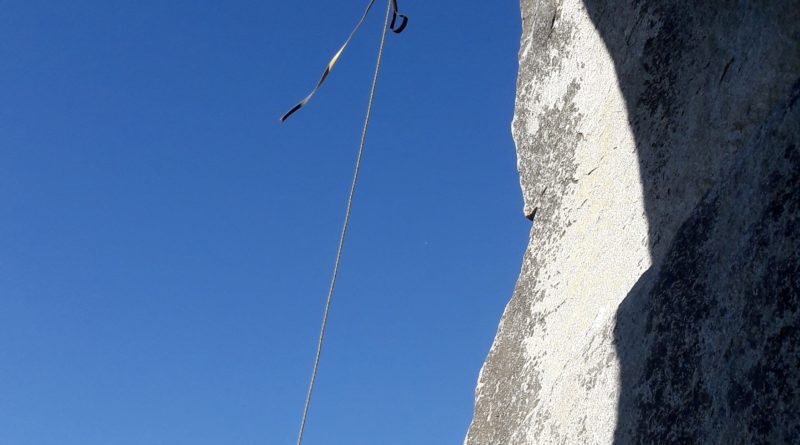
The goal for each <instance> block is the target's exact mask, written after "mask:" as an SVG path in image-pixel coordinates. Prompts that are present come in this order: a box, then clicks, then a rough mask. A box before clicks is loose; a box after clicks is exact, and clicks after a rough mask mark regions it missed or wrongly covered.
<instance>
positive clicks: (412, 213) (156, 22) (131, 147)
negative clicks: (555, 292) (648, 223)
mask: <svg viewBox="0 0 800 445" xmlns="http://www.w3.org/2000/svg"><path fill="white" fill-rule="evenodd" d="M364 5H365V2H364V1H355V2H323V1H317V0H310V1H305V2H275V1H269V0H267V1H264V0H261V1H244V0H237V1H229V2H212V1H177V0H175V1H153V0H137V1H122V0H119V1H110V2H109V1H104V2H101V1H96V0H91V1H90V0H75V1H70V2H63V1H60V2H56V1H38V0H25V1H19V0H10V1H4V2H2V3H0V6H2V11H3V12H2V14H0V60H2V63H0V203H2V207H0V212H2V213H0V443H2V444H9V445H49V444H58V445H72V444H75V445H94V444H97V445H100V444H102V445H108V444H120V445H122V444H137V445H139V444H192V445H204V444H222V443H225V444H237V445H239V444H289V443H294V440H295V435H296V432H297V427H298V422H299V416H300V414H301V411H302V405H303V398H304V397H305V391H306V385H307V380H308V377H309V372H310V367H311V363H312V360H313V352H314V347H315V342H316V336H317V333H318V332H317V330H318V327H319V322H320V319H321V316H322V309H323V305H324V297H325V292H326V290H327V284H328V280H329V274H330V269H331V266H332V262H333V256H334V253H335V249H336V242H337V237H338V232H339V230H340V224H341V218H342V216H343V205H344V202H345V199H346V195H347V189H348V186H349V181H350V175H351V169H352V163H353V161H354V156H355V149H356V145H357V142H358V137H359V133H360V128H361V121H362V119H363V113H364V108H365V105H366V99H367V95H368V90H369V82H370V78H371V75H372V65H373V63H374V60H375V51H376V49H377V43H378V39H379V34H380V27H381V25H382V19H383V17H382V16H383V12H384V5H385V3H383V2H380V1H379V2H378V4H377V5H376V8H375V10H373V12H372V15H371V16H370V18H369V20H368V22H367V24H366V25H365V26H364V28H363V29H362V30H361V32H360V34H359V35H358V36H357V37H356V39H355V40H354V41H353V43H352V44H351V46H350V47H349V48H348V50H347V51H346V52H345V54H344V56H343V58H342V60H341V61H340V63H339V65H337V67H336V69H335V70H334V72H333V74H332V75H331V77H330V78H329V80H328V82H327V83H326V85H325V87H324V88H323V90H322V91H321V92H320V93H319V94H318V95H317V96H316V97H315V98H314V100H313V101H312V102H311V104H310V106H309V107H307V108H304V109H303V110H301V111H300V112H299V113H297V114H296V115H295V116H293V117H292V118H291V120H290V121H289V122H287V123H286V124H280V123H279V122H278V118H279V117H280V115H281V114H283V112H285V111H286V110H287V109H288V108H289V107H290V106H291V105H293V104H294V103H295V102H296V101H297V100H299V99H300V98H301V97H303V96H304V95H305V94H306V93H307V92H308V91H309V89H310V88H311V87H312V85H313V84H314V82H316V80H317V78H318V76H319V74H320V72H321V70H322V68H323V67H324V65H325V63H327V60H328V58H329V57H330V56H331V55H332V53H333V52H334V51H335V50H336V49H337V47H338V45H339V44H340V43H341V42H342V40H343V39H344V38H345V37H346V35H347V33H348V32H349V31H350V29H351V27H352V26H353V25H354V23H355V21H356V19H357V18H358V16H359V14H360V13H361V11H362V9H363V7H364ZM400 8H401V10H402V11H403V12H404V13H406V14H408V15H409V16H410V19H411V20H410V24H409V27H408V29H407V30H406V31H405V32H404V33H403V34H401V35H399V36H395V35H390V36H389V40H388V42H387V50H386V51H387V52H386V56H385V59H384V65H383V70H382V74H381V79H380V84H379V86H378V93H377V101H376V105H375V110H374V114H373V121H372V125H371V128H370V134H369V137H368V140H367V148H366V154H365V158H364V166H363V171H362V176H361V179H360V182H359V190H358V192H357V195H356V201H355V207H354V212H353V218H352V221H351V226H350V230H351V231H350V234H349V238H348V243H347V245H346V246H345V252H344V259H343V261H344V262H343V265H342V269H341V272H340V281H339V284H338V287H337V293H336V296H335V300H334V304H333V308H332V313H331V318H330V323H329V331H328V337H327V345H326V349H325V351H324V353H323V357H322V364H321V368H320V375H319V379H318V382H317V385H318V386H317V389H316V392H315V398H314V402H313V404H312V408H311V414H310V419H309V424H308V427H307V433H306V440H305V442H304V443H307V444H309V445H310V444H321V443H325V444H347V445H358V444H371V445H373V444H376V443H380V444H385V445H391V444H398V445H399V444H404V445H407V444H451V443H452V444H460V443H461V442H462V440H463V436H464V434H465V432H466V428H467V425H468V423H469V420H470V417H471V414H472V403H473V391H474V387H475V383H476V379H477V375H478V371H479V369H480V366H481V363H482V362H483V359H484V357H485V355H486V353H487V352H488V349H489V346H490V345H491V341H492V338H493V336H494V333H495V330H496V328H497V323H498V321H499V318H500V315H501V313H502V310H503V307H504V306H505V304H506V302H507V300H508V299H509V297H510V295H511V292H512V290H513V286H514V281H515V279H516V276H517V273H518V271H519V267H520V259H521V256H522V253H523V250H524V247H525V244H526V240H527V233H528V230H529V228H530V226H529V223H528V222H527V221H526V220H525V219H524V217H523V216H522V212H521V207H522V203H521V196H520V192H519V186H518V179H517V174H516V169H515V156H514V146H513V141H512V139H511V136H510V131H509V127H510V121H511V117H512V113H513V102H514V86H515V79H516V68H517V59H516V54H517V46H518V38H519V27H520V24H519V12H518V4H517V2H496V3H495V2H486V1H477V0H471V1H454V0H446V1H440V2H419V1H411V0H401V1H400Z"/></svg>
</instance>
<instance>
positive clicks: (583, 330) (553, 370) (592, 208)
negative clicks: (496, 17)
mask: <svg viewBox="0 0 800 445" xmlns="http://www.w3.org/2000/svg"><path fill="white" fill-rule="evenodd" d="M521 10H522V39H521V44H520V52H519V64H520V67H519V77H518V82H517V100H516V110H515V116H514V120H513V124H512V132H513V136H514V139H515V142H516V146H517V158H518V169H519V173H520V184H521V187H522V190H523V197H524V213H525V215H526V216H527V217H528V218H529V219H531V220H532V227H531V234H530V241H529V244H528V248H527V251H526V253H525V256H524V258H523V264H522V271H521V273H520V277H519V280H518V283H517V287H516V289H515V292H514V295H513V296H512V298H511V301H510V302H509V304H508V306H507V308H506V310H505V313H504V315H503V317H502V320H501V321H500V326H499V328H498V332H497V336H496V338H495V341H494V344H493V345H492V348H491V350H490V352H489V355H488V357H487V359H486V362H485V364H484V366H483V368H482V370H481V374H480V377H479V381H478V386H477V390H476V399H475V414H474V417H473V420H472V423H471V425H470V428H469V431H468V434H467V438H466V441H465V444H466V445H504V444H534V443H535V444H550V443H559V444H578V443H581V444H583V443H589V444H610V443H615V444H629V443H648V444H649V443H659V444H662V443H664V444H668V443H693V444H694V443H715V444H717V443H726V444H728V443H732V444H739V443H741V444H760V443H764V444H767V443H769V444H783V443H785V444H789V443H797V440H798V438H800V312H799V311H800V258H799V257H800V2H798V0H775V1H772V2H746V1H745V2H743V1H708V2H690V1H665V0H653V1H649V2H642V1H639V0H603V1H600V0H522V1H521Z"/></svg>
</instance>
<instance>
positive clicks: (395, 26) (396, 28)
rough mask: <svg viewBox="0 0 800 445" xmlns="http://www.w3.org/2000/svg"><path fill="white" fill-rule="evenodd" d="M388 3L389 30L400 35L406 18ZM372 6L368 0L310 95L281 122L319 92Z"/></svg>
mask: <svg viewBox="0 0 800 445" xmlns="http://www.w3.org/2000/svg"><path fill="white" fill-rule="evenodd" d="M390 3H391V4H390V7H391V8H392V20H391V22H390V23H389V29H391V30H392V32H394V33H395V34H400V33H401V32H403V30H404V29H406V25H408V17H407V16H405V15H403V14H400V12H399V11H398V8H397V0H390ZM374 4H375V0H370V2H369V4H368V5H367V9H365V10H364V14H362V15H361V19H360V20H359V21H358V23H357V24H356V27H355V28H353V31H351V32H350V35H349V36H348V37H347V40H345V41H344V44H342V47H341V48H339V51H336V54H334V55H333V57H332V58H331V60H330V62H328V66H326V67H325V71H323V73H322V76H321V77H320V78H319V81H318V82H317V85H316V86H315V87H314V89H313V90H311V92H310V93H308V96H306V97H305V98H304V99H303V100H301V101H300V102H298V103H297V105H295V106H293V107H292V108H291V109H290V110H289V111H287V112H286V114H284V115H283V116H281V122H284V121H286V119H288V118H289V116H291V115H292V114H294V113H295V112H296V111H297V110H299V109H301V108H303V106H304V105H305V104H307V103H308V101H310V100H311V98H312V97H314V94H316V93H317V90H319V89H320V87H321V86H322V84H323V83H325V79H327V78H328V74H330V72H331V70H332V69H333V66H334V65H336V62H338V61H339V57H340V56H341V55H342V53H343V52H344V49H345V48H347V45H349V44H350V40H352V39H353V36H354V35H355V34H356V32H358V30H359V28H361V25H362V24H363V23H364V19H366V18H367V14H369V11H370V9H372V5H374ZM398 19H399V20H400V22H399V23H398V22H397V20H398Z"/></svg>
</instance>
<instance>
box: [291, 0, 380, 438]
mask: <svg viewBox="0 0 800 445" xmlns="http://www.w3.org/2000/svg"><path fill="white" fill-rule="evenodd" d="M392 2H393V0H389V1H388V5H387V7H386V20H385V22H384V24H383V32H382V34H381V44H380V47H379V49H378V60H377V62H376V63H375V75H374V76H373V78H372V88H370V92H369V102H368V104H367V114H366V116H365V118H364V128H363V129H362V131H361V142H360V143H359V145H358V156H357V157H356V166H355V170H354V172H353V183H352V185H351V186H350V195H349V197H348V198H347V209H346V210H345V214H344V224H343V225H342V234H341V236H340V237H339V248H338V249H337V251H336V262H335V263H334V266H333V275H332V277H331V284H330V287H329V288H328V298H327V301H326V302H325V313H324V315H323V317H322V327H321V328H320V331H319V341H318V342H317V354H316V356H315V358H314V368H313V370H312V371H311V382H310V383H309V385H308V394H307V395H306V404H305V407H304V408H303V418H302V420H301V421H300V432H299V434H298V436H297V445H302V442H303V432H304V431H305V426H306V420H307V419H308V407H309V405H310V404H311V394H312V392H313V391H314V383H315V382H316V379H317V369H318V368H319V358H320V355H321V354H322V343H323V341H324V339H325V327H326V326H327V324H328V313H329V312H330V309H331V298H332V297H333V289H334V287H335V286H336V277H337V275H338V274H339V263H340V262H341V259H342V248H343V247H344V239H345V236H346V235H347V225H348V223H349V222H350V210H351V209H352V207H353V196H354V195H355V191H356V183H357V182H358V171H359V169H360V168H361V158H362V155H363V154H364V142H365V141H366V139H367V127H369V118H370V116H371V115H372V104H373V102H374V101H375V87H376V86H377V84H378V73H379V72H380V69H381V59H382V58H383V48H384V46H385V43H386V31H387V30H388V28H389V17H390V16H391V12H392V5H393V3H392Z"/></svg>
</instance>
